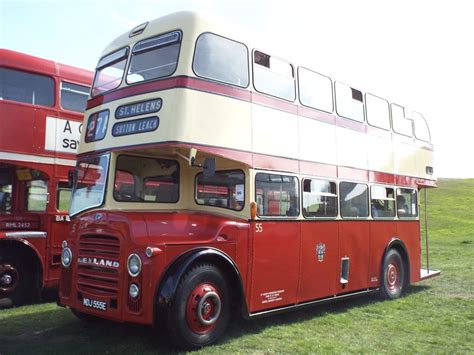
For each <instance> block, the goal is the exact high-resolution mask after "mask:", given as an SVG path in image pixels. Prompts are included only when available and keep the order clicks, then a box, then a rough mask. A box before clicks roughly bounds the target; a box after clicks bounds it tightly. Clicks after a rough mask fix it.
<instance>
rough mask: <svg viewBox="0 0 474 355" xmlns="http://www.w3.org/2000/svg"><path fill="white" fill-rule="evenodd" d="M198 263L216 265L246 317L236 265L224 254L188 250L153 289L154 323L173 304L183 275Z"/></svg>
mask: <svg viewBox="0 0 474 355" xmlns="http://www.w3.org/2000/svg"><path fill="white" fill-rule="evenodd" d="M198 263H209V264H213V265H216V266H217V267H218V268H219V269H220V270H221V271H222V272H223V273H224V274H225V276H226V278H227V279H228V280H229V285H230V287H231V289H232V290H233V291H234V292H232V293H231V295H232V302H239V304H240V307H241V309H240V310H241V312H242V314H243V315H244V316H247V315H248V312H247V303H246V301H245V294H244V289H243V283H242V277H241V275H240V271H239V269H238V267H237V265H236V264H235V262H234V261H233V260H232V258H231V257H230V256H228V255H227V254H226V253H224V252H222V251H221V250H218V249H215V248H209V247H207V248H195V249H192V250H188V251H187V252H185V253H183V254H181V255H179V256H178V257H177V258H176V259H175V260H174V261H173V262H172V263H171V264H170V265H169V266H168V268H167V269H166V271H165V272H164V274H163V276H162V277H161V279H160V281H159V282H158V283H157V286H156V289H155V297H154V300H155V321H156V315H157V314H159V313H160V311H162V310H164V309H166V308H168V307H170V306H171V304H172V303H173V301H174V298H175V295H176V291H177V288H178V285H179V282H180V281H181V279H182V278H183V276H184V275H185V273H186V272H187V271H188V270H189V269H190V268H191V267H193V266H194V265H196V264H198Z"/></svg>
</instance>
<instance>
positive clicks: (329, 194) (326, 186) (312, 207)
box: [303, 179, 337, 218]
mask: <svg viewBox="0 0 474 355" xmlns="http://www.w3.org/2000/svg"><path fill="white" fill-rule="evenodd" d="M303 216H304V217H307V218H311V217H322V218H324V217H336V216H337V192H336V183H335V182H332V181H325V180H318V179H304V180H303Z"/></svg>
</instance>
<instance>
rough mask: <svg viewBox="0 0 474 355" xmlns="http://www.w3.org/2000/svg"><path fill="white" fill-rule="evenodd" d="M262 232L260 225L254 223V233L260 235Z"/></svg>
mask: <svg viewBox="0 0 474 355" xmlns="http://www.w3.org/2000/svg"><path fill="white" fill-rule="evenodd" d="M262 232H263V226H262V223H255V233H262Z"/></svg>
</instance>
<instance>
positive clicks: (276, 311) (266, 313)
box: [248, 288, 380, 319]
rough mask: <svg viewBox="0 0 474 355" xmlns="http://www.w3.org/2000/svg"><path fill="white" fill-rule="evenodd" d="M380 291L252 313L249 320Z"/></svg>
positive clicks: (355, 293) (375, 290) (347, 294)
mask: <svg viewBox="0 0 474 355" xmlns="http://www.w3.org/2000/svg"><path fill="white" fill-rule="evenodd" d="M379 290H380V289H379V288H374V289H368V290H364V291H358V292H351V293H346V294H344V295H340V296H333V297H327V298H322V299H319V300H315V301H308V302H304V303H299V304H295V305H291V306H286V307H281V308H275V309H271V310H268V311H260V312H256V313H250V314H249V315H248V318H249V319H252V318H259V317H264V316H267V315H270V314H274V313H282V312H288V311H292V310H296V309H300V308H305V307H310V306H313V305H317V304H321V303H329V302H333V301H336V300H340V299H344V298H351V297H357V296H360V295H367V294H371V293H375V292H378V291H379Z"/></svg>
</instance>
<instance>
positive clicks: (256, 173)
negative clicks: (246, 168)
mask: <svg viewBox="0 0 474 355" xmlns="http://www.w3.org/2000/svg"><path fill="white" fill-rule="evenodd" d="M258 174H267V175H280V176H288V177H293V178H295V179H296V182H297V187H296V191H297V192H298V204H297V206H298V213H297V214H296V216H267V215H260V214H259V213H258V203H257V175H258ZM253 179H254V182H255V186H254V190H255V196H254V197H255V203H256V204H257V218H258V219H262V220H291V221H294V220H297V219H298V218H300V215H301V196H300V191H301V184H300V179H299V177H298V176H297V175H293V174H291V173H290V174H288V173H281V172H276V171H256V172H255V174H254V177H253Z"/></svg>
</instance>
